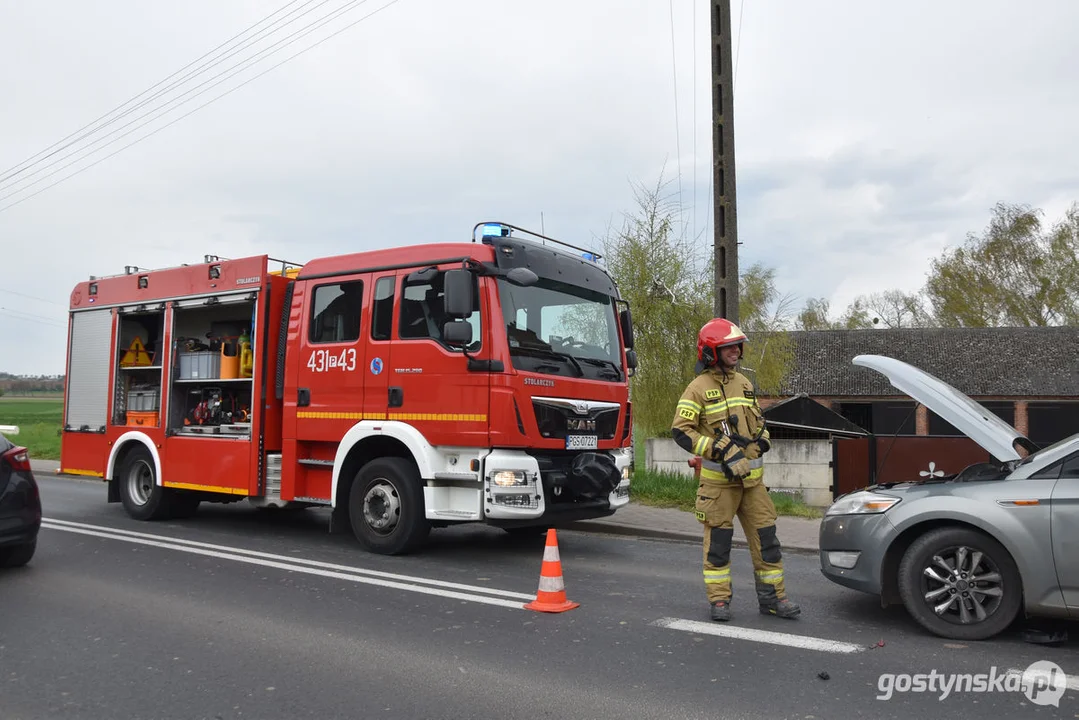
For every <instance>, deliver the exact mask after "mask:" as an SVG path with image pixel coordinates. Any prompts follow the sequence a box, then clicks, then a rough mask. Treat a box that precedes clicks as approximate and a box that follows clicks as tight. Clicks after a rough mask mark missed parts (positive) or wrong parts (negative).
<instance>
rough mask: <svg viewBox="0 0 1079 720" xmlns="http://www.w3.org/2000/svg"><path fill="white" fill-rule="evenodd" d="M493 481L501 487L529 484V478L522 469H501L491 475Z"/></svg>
mask: <svg viewBox="0 0 1079 720" xmlns="http://www.w3.org/2000/svg"><path fill="white" fill-rule="evenodd" d="M491 482H492V483H494V484H495V485H498V486H499V487H515V486H518V485H527V484H528V478H526V477H525V474H524V472H523V471H522V470H499V471H498V472H496V473H493V474H492V475H491Z"/></svg>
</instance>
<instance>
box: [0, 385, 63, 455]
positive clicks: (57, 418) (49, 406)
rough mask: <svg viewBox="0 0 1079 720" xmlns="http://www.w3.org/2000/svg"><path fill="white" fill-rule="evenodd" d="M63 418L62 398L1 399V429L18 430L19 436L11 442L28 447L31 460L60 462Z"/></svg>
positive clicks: (6, 397)
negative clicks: (15, 427)
mask: <svg viewBox="0 0 1079 720" xmlns="http://www.w3.org/2000/svg"><path fill="white" fill-rule="evenodd" d="M63 418H64V399H63V398H62V397H12V396H10V395H4V396H2V397H0V425H18V426H19V434H18V435H12V436H10V437H8V439H9V440H10V441H11V442H13V443H15V444H17V445H23V446H25V447H26V448H27V449H28V450H29V451H30V457H32V458H38V459H41V460H59V459H60V424H61V423H62V422H63Z"/></svg>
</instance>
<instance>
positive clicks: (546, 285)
mask: <svg viewBox="0 0 1079 720" xmlns="http://www.w3.org/2000/svg"><path fill="white" fill-rule="evenodd" d="M498 291H499V297H500V300H501V303H502V317H503V320H504V322H505V326H506V339H507V341H508V342H509V348H510V358H511V360H512V362H513V366H514V367H515V368H517V369H518V370H529V371H532V372H541V373H550V374H554V375H566V376H570V377H586V378H589V379H593V380H609V381H611V382H618V381H621V380H623V379H624V378H625V374H624V372H623V368H622V350H621V347H620V345H619V339H618V322H617V320H616V315H615V300H614V298H612V297H611V296H609V295H605V294H603V293H599V292H595V291H592V290H587V289H584V288H580V287H576V286H574V285H569V284H567V283H563V282H559V281H557V280H551V279H547V278H541V279H540V280H539V281H538V282H537V283H536V284H535V285H530V286H528V287H522V286H519V285H513V284H511V283H509V282H508V281H506V280H499V281H498Z"/></svg>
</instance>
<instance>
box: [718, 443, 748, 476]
mask: <svg viewBox="0 0 1079 720" xmlns="http://www.w3.org/2000/svg"><path fill="white" fill-rule="evenodd" d="M731 449H732V450H734V452H733V453H731V454H729V455H727V457H725V458H724V459H723V462H724V464H725V465H726V466H727V469H728V470H729V471H730V474H731V477H733V478H736V479H737V478H743V477H745V476H746V475H749V471H750V467H749V460H746V456H745V455H744V454H742V451H741V450H740V449H739V448H738V447H736V446H733V445H732V446H731Z"/></svg>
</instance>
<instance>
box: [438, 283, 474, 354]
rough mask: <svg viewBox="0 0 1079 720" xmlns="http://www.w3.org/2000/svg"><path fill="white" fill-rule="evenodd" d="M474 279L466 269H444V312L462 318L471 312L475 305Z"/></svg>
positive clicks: (452, 316)
mask: <svg viewBox="0 0 1079 720" xmlns="http://www.w3.org/2000/svg"><path fill="white" fill-rule="evenodd" d="M475 280H476V278H475V276H474V275H473V274H472V273H471V272H470V271H468V270H447V271H446V277H445V282H444V285H443V293H444V297H443V299H442V302H443V304H444V308H445V312H446V314H447V315H449V316H450V317H451V318H459V319H464V318H467V317H468V316H469V315H471V314H472V308H473V307H474V306H475V298H474V297H473V295H472V287H473V283H474V282H475ZM469 327H470V328H471V326H469ZM465 344H466V345H467V344H468V343H465Z"/></svg>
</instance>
